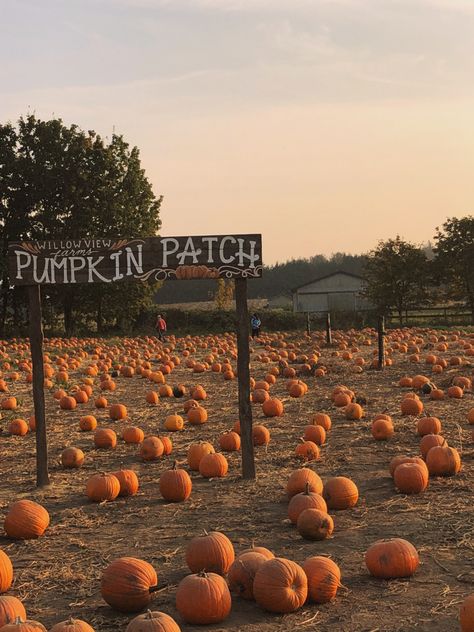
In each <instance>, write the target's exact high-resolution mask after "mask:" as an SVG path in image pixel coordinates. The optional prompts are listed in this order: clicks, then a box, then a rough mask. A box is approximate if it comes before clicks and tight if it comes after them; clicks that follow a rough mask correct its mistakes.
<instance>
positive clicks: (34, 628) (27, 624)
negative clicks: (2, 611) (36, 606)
mask: <svg viewBox="0 0 474 632" xmlns="http://www.w3.org/2000/svg"><path fill="white" fill-rule="evenodd" d="M2 632H48V631H47V630H46V628H45V627H44V625H43V624H42V623H40V622H39V621H33V620H32V619H22V618H21V617H16V619H15V620H14V621H13V622H12V623H7V624H6V625H4V626H3V627H2Z"/></svg>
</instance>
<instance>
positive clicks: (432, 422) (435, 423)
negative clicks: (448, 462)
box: [416, 417, 441, 437]
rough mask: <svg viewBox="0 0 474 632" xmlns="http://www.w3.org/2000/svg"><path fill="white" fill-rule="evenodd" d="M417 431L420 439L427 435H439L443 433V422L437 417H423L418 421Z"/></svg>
mask: <svg viewBox="0 0 474 632" xmlns="http://www.w3.org/2000/svg"><path fill="white" fill-rule="evenodd" d="M416 429H417V432H418V434H419V435H420V437H424V436H425V435H427V434H435V435H436V434H439V433H440V432H441V422H440V420H439V419H438V418H437V417H422V418H421V419H418V422H417V425H416Z"/></svg>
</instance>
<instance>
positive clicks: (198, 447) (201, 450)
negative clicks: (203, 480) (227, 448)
mask: <svg viewBox="0 0 474 632" xmlns="http://www.w3.org/2000/svg"><path fill="white" fill-rule="evenodd" d="M214 452H215V450H214V446H213V445H212V444H210V443H207V442H206V441H202V442H201V443H192V444H191V445H190V446H189V449H188V455H187V461H188V465H189V469H191V470H195V471H196V470H199V463H200V462H201V459H202V458H203V456H205V455H206V454H214Z"/></svg>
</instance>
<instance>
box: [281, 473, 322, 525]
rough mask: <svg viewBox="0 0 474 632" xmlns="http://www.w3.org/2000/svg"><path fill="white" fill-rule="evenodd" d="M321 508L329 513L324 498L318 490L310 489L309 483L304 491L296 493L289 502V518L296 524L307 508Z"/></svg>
mask: <svg viewBox="0 0 474 632" xmlns="http://www.w3.org/2000/svg"><path fill="white" fill-rule="evenodd" d="M310 508H313V509H320V510H321V511H324V512H326V513H327V510H328V507H327V505H326V501H325V500H324V498H323V497H322V496H321V495H320V494H317V493H316V492H312V491H310V486H309V483H307V485H306V489H305V491H304V492H301V493H299V494H295V495H294V496H293V497H292V498H291V500H290V502H289V503H288V518H289V519H290V520H291V522H292V524H296V521H297V520H298V516H299V515H300V513H301V512H302V511H304V510H305V509H310Z"/></svg>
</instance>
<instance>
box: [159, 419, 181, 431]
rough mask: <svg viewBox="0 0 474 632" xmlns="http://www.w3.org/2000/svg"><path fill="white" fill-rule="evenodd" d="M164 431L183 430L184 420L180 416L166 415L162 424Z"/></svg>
mask: <svg viewBox="0 0 474 632" xmlns="http://www.w3.org/2000/svg"><path fill="white" fill-rule="evenodd" d="M163 425H164V427H165V429H166V430H169V431H170V432H177V431H179V430H182V429H183V428H184V419H183V418H182V417H181V415H168V416H167V417H166V419H165V423H164V424H163Z"/></svg>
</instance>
